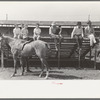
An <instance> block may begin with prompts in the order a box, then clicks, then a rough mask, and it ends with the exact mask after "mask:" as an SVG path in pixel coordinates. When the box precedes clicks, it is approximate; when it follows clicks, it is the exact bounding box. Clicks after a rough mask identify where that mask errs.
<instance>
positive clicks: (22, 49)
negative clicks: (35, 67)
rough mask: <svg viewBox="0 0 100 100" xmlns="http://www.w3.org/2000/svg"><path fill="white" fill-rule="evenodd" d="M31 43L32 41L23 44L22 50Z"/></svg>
mask: <svg viewBox="0 0 100 100" xmlns="http://www.w3.org/2000/svg"><path fill="white" fill-rule="evenodd" d="M32 41H33V40H29V41H26V42H25V43H23V46H22V50H23V49H24V47H25V45H26V44H29V43H31V42H32Z"/></svg>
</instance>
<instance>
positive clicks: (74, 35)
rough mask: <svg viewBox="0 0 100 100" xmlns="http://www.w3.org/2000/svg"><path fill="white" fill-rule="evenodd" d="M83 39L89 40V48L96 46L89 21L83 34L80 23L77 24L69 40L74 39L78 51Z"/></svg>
mask: <svg viewBox="0 0 100 100" xmlns="http://www.w3.org/2000/svg"><path fill="white" fill-rule="evenodd" d="M84 37H86V38H88V39H90V47H91V48H92V47H93V46H94V45H95V44H96V39H95V32H94V29H93V27H92V22H91V21H90V20H89V21H88V22H87V26H86V27H85V29H84V32H83V28H82V23H81V22H77V26H76V27H74V29H73V31H72V34H71V38H75V39H76V42H77V45H78V49H81V47H82V41H83V38H84Z"/></svg>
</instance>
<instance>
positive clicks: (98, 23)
mask: <svg viewBox="0 0 100 100" xmlns="http://www.w3.org/2000/svg"><path fill="white" fill-rule="evenodd" d="M36 23H39V24H40V25H41V26H50V25H51V23H52V21H26V20H0V25H14V24H28V25H32V26H34V25H35V24H36ZM56 23H57V24H58V25H62V26H75V25H76V24H77V21H56ZM82 25H84V26H85V25H87V21H86V22H83V21H82ZM92 25H94V26H100V21H93V22H92Z"/></svg>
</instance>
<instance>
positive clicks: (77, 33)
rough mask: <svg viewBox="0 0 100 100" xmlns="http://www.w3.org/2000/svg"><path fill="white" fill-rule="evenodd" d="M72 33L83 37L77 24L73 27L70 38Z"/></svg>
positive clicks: (81, 30)
mask: <svg viewBox="0 0 100 100" xmlns="http://www.w3.org/2000/svg"><path fill="white" fill-rule="evenodd" d="M74 35H81V36H82V37H83V29H82V27H80V28H79V27H78V26H76V27H74V29H73V31H72V34H71V38H73V37H74Z"/></svg>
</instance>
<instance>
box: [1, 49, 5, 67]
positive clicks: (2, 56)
mask: <svg viewBox="0 0 100 100" xmlns="http://www.w3.org/2000/svg"><path fill="white" fill-rule="evenodd" d="M1 68H4V52H3V50H2V49H1Z"/></svg>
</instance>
